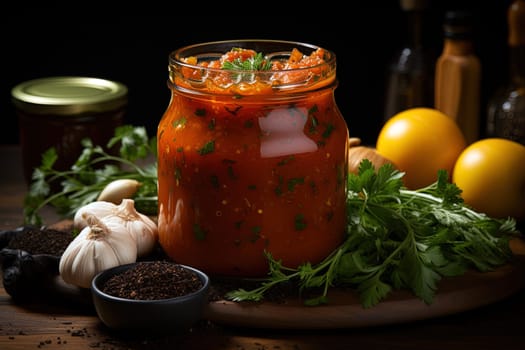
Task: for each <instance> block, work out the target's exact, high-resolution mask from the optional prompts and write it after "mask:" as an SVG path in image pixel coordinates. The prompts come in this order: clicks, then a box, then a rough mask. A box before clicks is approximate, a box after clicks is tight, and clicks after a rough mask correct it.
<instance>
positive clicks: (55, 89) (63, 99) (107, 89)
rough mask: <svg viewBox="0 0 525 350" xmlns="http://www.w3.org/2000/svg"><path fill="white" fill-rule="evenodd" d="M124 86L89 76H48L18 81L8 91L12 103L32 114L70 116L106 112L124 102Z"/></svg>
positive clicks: (125, 95)
mask: <svg viewBox="0 0 525 350" xmlns="http://www.w3.org/2000/svg"><path fill="white" fill-rule="evenodd" d="M127 92H128V89H127V87H126V86H125V85H123V84H121V83H118V82H115V81H110V80H105V79H99V78H90V77H74V76H63V77H48V78H41V79H34V80H29V81H25V82H23V83H20V84H18V85H17V86H15V87H14V88H13V89H12V90H11V96H12V99H13V104H14V105H15V106H16V107H17V108H19V109H20V110H23V111H26V112H29V113H36V114H53V115H57V116H70V115H76V114H82V113H87V112H95V113H100V112H106V111H110V110H114V109H118V108H120V107H123V106H124V105H126V104H127Z"/></svg>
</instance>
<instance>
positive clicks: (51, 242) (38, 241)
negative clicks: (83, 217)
mask: <svg viewBox="0 0 525 350" xmlns="http://www.w3.org/2000/svg"><path fill="white" fill-rule="evenodd" d="M73 238H74V237H73V233H72V232H70V231H59V230H54V229H49V228H43V229H40V228H34V229H28V230H27V231H25V232H21V233H20V234H17V235H16V236H14V237H13V238H12V239H11V240H10V241H9V243H8V245H7V248H9V249H20V250H24V251H26V252H28V253H30V254H50V255H56V256H60V255H62V253H64V250H66V248H67V246H68V245H69V243H71V241H72V240H73Z"/></svg>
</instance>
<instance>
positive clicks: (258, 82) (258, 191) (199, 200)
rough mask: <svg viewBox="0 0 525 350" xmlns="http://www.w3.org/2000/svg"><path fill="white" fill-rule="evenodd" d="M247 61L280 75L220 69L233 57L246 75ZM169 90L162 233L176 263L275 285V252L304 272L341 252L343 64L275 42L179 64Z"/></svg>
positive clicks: (219, 47)
mask: <svg viewBox="0 0 525 350" xmlns="http://www.w3.org/2000/svg"><path fill="white" fill-rule="evenodd" d="M243 50H253V51H254V52H257V53H262V54H263V55H266V56H265V57H266V61H264V62H268V61H272V62H273V68H272V69H269V70H262V69H261V68H250V67H248V70H246V66H244V69H243V68H239V67H240V66H238V65H237V66H232V65H230V67H229V68H228V69H225V67H226V66H225V65H223V66H219V65H218V63H220V62H221V61H220V59H221V57H222V58H224V57H225V56H223V55H225V54H226V53H228V55H230V57H232V55H233V56H235V57H237V58H238V60H237V61H235V60H233V63H235V62H237V63H239V62H240V60H241V59H242V58H241V57H242V53H243V52H245V51H243ZM316 55H317V56H316ZM313 56H316V57H315V58H312V57H313ZM262 57H263V56H260V57H259V58H262ZM301 58H304V59H303V60H301ZM251 60H252V61H251V63H254V62H255V61H257V58H256V57H255V58H253V57H252V59H251ZM246 61H247V62H250V60H246ZM301 62H302V63H303V65H301ZM304 63H306V65H307V66H304ZM308 65H310V66H308ZM267 68H268V67H267ZM168 85H169V87H170V89H171V92H172V95H171V100H170V103H169V106H168V107H167V109H166V111H165V113H164V115H163V117H162V119H161V121H160V123H159V126H158V134H157V140H158V195H159V217H158V226H159V242H160V244H161V246H162V248H163V249H164V251H165V252H166V253H167V254H168V255H169V256H170V257H171V258H172V259H173V260H175V261H177V262H179V263H183V264H187V265H191V266H195V267H197V268H199V269H202V270H204V271H206V272H207V273H210V274H214V275H223V276H248V277H256V276H263V275H265V274H267V273H268V260H267V257H266V256H265V252H268V253H270V254H271V256H272V257H273V258H274V259H276V260H281V261H282V263H283V265H284V266H289V267H297V266H298V265H300V264H302V263H305V262H311V263H312V264H314V263H317V262H319V261H321V260H322V259H323V258H325V257H326V256H328V255H329V254H330V253H331V252H332V251H333V250H334V249H336V248H337V246H338V245H339V244H341V243H342V241H343V240H344V236H345V229H346V219H345V218H346V213H345V203H346V202H345V201H346V178H347V165H348V128H347V125H346V122H345V120H344V118H343V117H342V115H341V113H340V111H339V109H338V107H337V105H336V102H335V99H334V90H335V88H336V86H337V80H336V59H335V55H334V53H333V52H330V51H328V50H325V49H322V48H319V47H316V46H313V45H309V44H303V43H297V42H285V41H270V40H250V41H223V42H211V43H203V44H197V45H192V46H188V47H184V48H181V49H179V50H176V51H174V52H172V53H171V54H170V56H169V82H168Z"/></svg>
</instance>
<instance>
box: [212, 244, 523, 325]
mask: <svg viewBox="0 0 525 350" xmlns="http://www.w3.org/2000/svg"><path fill="white" fill-rule="evenodd" d="M511 243H512V244H511V248H512V250H513V252H514V258H513V260H512V261H511V262H510V263H509V264H507V265H505V266H502V267H501V268H499V269H497V270H495V271H491V272H487V273H481V272H476V271H469V272H467V273H466V274H464V275H462V276H458V277H453V278H448V277H447V278H444V279H443V280H441V281H440V282H439V284H438V289H437V292H436V296H435V298H434V301H433V303H432V304H430V305H427V304H425V303H424V302H423V301H421V299H419V298H417V297H414V295H412V294H411V293H410V292H409V291H404V290H400V291H394V292H392V293H391V295H390V296H389V297H388V298H387V299H386V300H384V301H381V302H380V303H379V304H378V305H376V306H373V307H371V308H368V309H364V308H363V307H362V306H361V304H360V302H359V300H358V297H357V293H356V292H355V291H352V290H340V289H334V290H332V291H331V292H330V293H329V294H328V298H329V304H327V305H322V306H314V307H307V306H304V305H303V303H302V301H300V300H296V299H289V300H285V301H284V302H282V303H281V302H279V303H274V302H262V303H249V302H243V303H236V302H231V301H224V300H221V301H215V302H212V303H209V304H208V305H207V306H206V309H205V315H204V317H205V318H206V319H208V320H210V321H212V322H216V323H218V324H224V325H231V326H239V327H253V328H274V329H303V330H304V329H335V328H357V327H368V326H379V325H386V324H394V323H403V322H410V321H418V320H424V319H429V318H434V317H440V316H446V315H451V314H455V313H459V312H463V311H468V310H471V309H474V308H478V307H481V306H484V305H488V304H491V303H494V302H497V301H500V300H502V299H504V298H506V297H508V296H510V295H512V294H514V293H516V292H517V291H518V290H520V289H521V288H523V287H524V286H525V242H524V241H522V240H515V241H513V242H511Z"/></svg>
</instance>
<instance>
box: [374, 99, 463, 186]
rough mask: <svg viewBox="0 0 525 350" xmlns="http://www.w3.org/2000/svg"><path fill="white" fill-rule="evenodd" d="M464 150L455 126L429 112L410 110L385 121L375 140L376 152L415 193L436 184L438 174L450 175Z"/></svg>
mask: <svg viewBox="0 0 525 350" xmlns="http://www.w3.org/2000/svg"><path fill="white" fill-rule="evenodd" d="M466 146H467V144H466V141H465V137H464V135H463V133H462V132H461V130H460V129H459V127H458V126H457V124H456V123H455V122H454V120H452V119H451V118H450V117H448V116H447V115H445V114H443V113H442V112H440V111H438V110H436V109H433V108H424V107H418V108H411V109H407V110H404V111H402V112H399V113H398V114H396V115H394V116H393V117H392V118H390V119H389V120H387V122H386V123H385V124H384V125H383V127H382V128H381V130H380V132H379V136H378V138H377V143H376V149H377V152H378V153H379V154H381V155H383V156H385V157H386V158H388V159H390V160H392V162H394V164H396V166H397V168H398V169H399V170H400V171H402V172H404V173H405V176H404V184H405V186H406V187H407V188H409V189H418V188H421V187H425V186H427V185H430V184H432V183H433V182H435V181H436V180H437V173H438V170H440V169H444V170H446V171H447V172H448V174H449V176H451V175H452V170H453V168H454V164H455V162H456V160H457V158H458V157H459V154H460V153H461V152H462V151H463V149H465V147H466Z"/></svg>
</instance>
